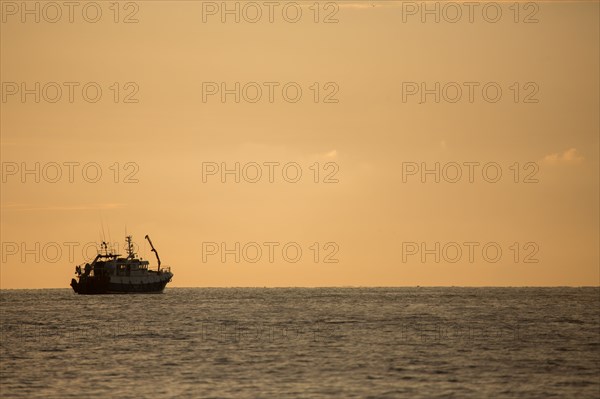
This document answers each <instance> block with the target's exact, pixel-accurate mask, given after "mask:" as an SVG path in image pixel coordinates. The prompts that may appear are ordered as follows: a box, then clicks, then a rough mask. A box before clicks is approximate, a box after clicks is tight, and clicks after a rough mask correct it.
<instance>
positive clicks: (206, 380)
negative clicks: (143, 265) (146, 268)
mask: <svg viewBox="0 0 600 399" xmlns="http://www.w3.org/2000/svg"><path fill="white" fill-rule="evenodd" d="M0 301H1V302H0V317H1V328H0V333H1V336H0V339H1V341H0V342H1V343H0V373H1V374H0V397H1V398H42V397H43V398H70V397H72V398H100V397H101V398H140V397H148V398H150V397H152V398H161V397H165V398H166V397H179V398H286V397H293V398H296V397H301V398H321V397H335V398H436V397H455V398H552V397H560V398H598V397H600V311H599V309H600V288H597V287H596V288H315V289H303V288H289V289H285V288H277V289H259V288H239V289H238V288H229V289H217V288H213V289H202V288H190V289H185V288H171V289H169V288H167V290H165V292H164V294H162V295H106V296H78V295H75V294H73V292H72V291H71V290H67V289H64V290H63V289H60V290H24V291H21V290H17V291H7V290H4V291H1V292H0Z"/></svg>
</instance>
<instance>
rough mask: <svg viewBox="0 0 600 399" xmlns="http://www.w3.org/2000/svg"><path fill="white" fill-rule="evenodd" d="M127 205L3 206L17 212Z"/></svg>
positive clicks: (122, 205)
mask: <svg viewBox="0 0 600 399" xmlns="http://www.w3.org/2000/svg"><path fill="white" fill-rule="evenodd" d="M124 206H125V204H117V203H103V204H86V205H65V206H34V205H31V204H6V205H2V208H3V209H5V210H15V211H88V210H107V209H117V208H123V207H124Z"/></svg>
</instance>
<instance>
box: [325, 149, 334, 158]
mask: <svg viewBox="0 0 600 399" xmlns="http://www.w3.org/2000/svg"><path fill="white" fill-rule="evenodd" d="M325 157H326V158H335V157H337V150H331V151H329V152H328V153H327V154H325Z"/></svg>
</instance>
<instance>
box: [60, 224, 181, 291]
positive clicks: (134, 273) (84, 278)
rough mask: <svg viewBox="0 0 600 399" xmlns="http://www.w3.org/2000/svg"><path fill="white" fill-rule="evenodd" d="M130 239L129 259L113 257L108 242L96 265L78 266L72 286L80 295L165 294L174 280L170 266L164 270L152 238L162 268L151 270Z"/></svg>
mask: <svg viewBox="0 0 600 399" xmlns="http://www.w3.org/2000/svg"><path fill="white" fill-rule="evenodd" d="M125 239H126V240H127V256H126V257H123V256H121V255H118V254H113V253H111V252H110V251H109V250H108V245H107V244H106V242H102V245H101V248H100V251H99V253H98V255H96V258H94V260H93V261H92V263H85V264H82V265H78V266H76V267H75V274H76V278H73V279H71V287H73V290H74V291H75V292H76V293H77V294H81V295H94V294H133V293H161V292H162V291H163V290H164V289H165V286H166V285H167V283H169V282H170V281H171V279H172V278H173V273H171V268H170V267H164V266H163V267H161V263H160V258H159V256H158V252H157V251H156V249H155V248H154V245H152V241H151V240H150V237H148V236H146V240H148V243H149V244H150V247H151V248H152V252H154V254H155V255H156V260H157V261H158V267H157V269H156V270H151V269H150V262H148V261H147V260H143V259H141V258H140V259H138V258H137V257H136V254H135V253H134V249H133V242H132V237H131V236H127V237H125Z"/></svg>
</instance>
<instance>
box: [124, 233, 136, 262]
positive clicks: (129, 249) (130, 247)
mask: <svg viewBox="0 0 600 399" xmlns="http://www.w3.org/2000/svg"><path fill="white" fill-rule="evenodd" d="M125 239H126V240H127V258H131V259H133V257H134V256H135V254H134V253H133V243H132V242H131V236H127V237H125Z"/></svg>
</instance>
